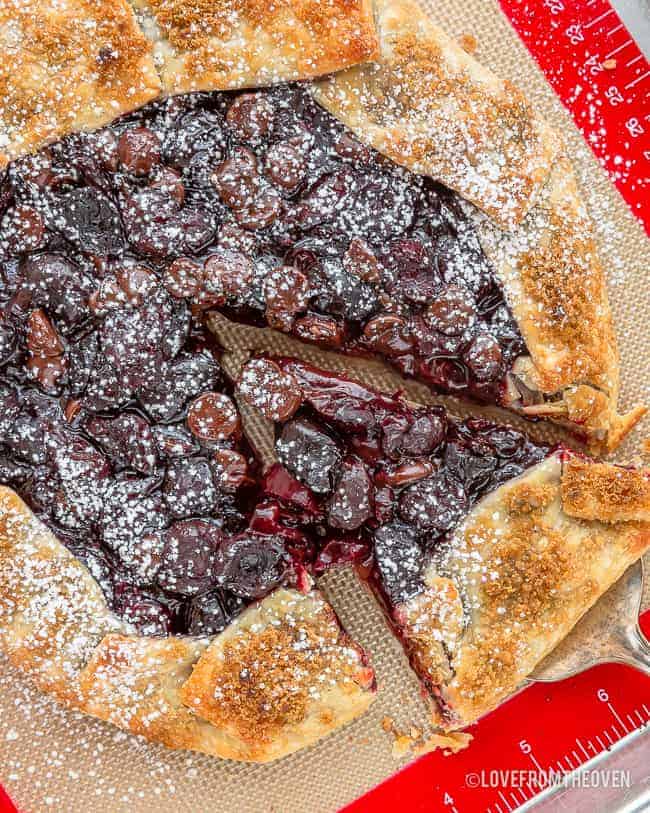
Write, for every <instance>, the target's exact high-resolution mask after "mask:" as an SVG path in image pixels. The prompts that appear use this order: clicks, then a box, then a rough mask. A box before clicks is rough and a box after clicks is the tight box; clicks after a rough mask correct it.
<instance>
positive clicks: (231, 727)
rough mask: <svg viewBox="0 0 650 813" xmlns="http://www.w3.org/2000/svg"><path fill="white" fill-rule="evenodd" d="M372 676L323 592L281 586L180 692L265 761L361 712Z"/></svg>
mask: <svg viewBox="0 0 650 813" xmlns="http://www.w3.org/2000/svg"><path fill="white" fill-rule="evenodd" d="M373 689H374V675H373V672H372V670H371V669H370V668H369V667H368V665H367V663H366V661H365V658H364V655H363V652H362V650H360V649H359V647H358V646H356V645H355V644H354V643H353V642H352V641H351V639H350V638H349V637H348V636H347V635H346V634H345V633H344V632H343V631H342V629H341V627H340V624H339V623H338V621H337V619H336V616H335V615H334V612H333V610H332V608H331V607H330V606H329V605H328V604H327V603H326V602H325V601H324V600H323V598H322V597H321V596H320V595H319V594H318V593H310V594H308V595H306V596H305V595H302V594H301V593H298V592H296V591H295V590H277V591H276V592H275V593H273V594H272V595H271V596H269V597H268V598H267V599H265V600H264V601H263V602H261V603H260V604H259V605H256V606H254V607H251V608H249V609H248V610H245V611H244V612H243V613H242V614H241V615H240V616H239V617H238V618H237V619H236V620H235V621H234V622H233V623H232V624H231V625H230V626H229V627H228V628H227V629H226V630H224V632H223V633H221V635H219V636H218V637H217V638H215V639H214V640H213V642H212V643H211V644H210V646H209V647H208V649H207V650H206V651H205V652H204V653H203V655H202V656H201V658H200V659H199V661H198V663H197V664H196V666H195V667H194V671H193V673H192V677H191V678H190V679H189V680H188V681H187V683H186V684H185V685H184V686H183V688H182V690H181V698H182V700H183V702H184V703H185V704H186V705H187V706H188V707H189V708H191V709H193V710H194V711H195V712H196V713H197V714H198V715H200V716H201V717H203V718H205V719H207V720H210V721H211V722H212V723H214V725H215V726H216V727H217V728H218V729H219V730H220V731H223V732H225V733H226V734H228V735H229V736H230V737H231V738H232V740H233V741H234V742H236V743H238V748H239V750H240V756H239V757H238V758H240V759H247V760H252V761H255V762H267V761H269V760H272V759H277V758H278V757H280V756H284V755H286V754H290V753H292V752H293V751H296V750H298V749H299V748H303V747H304V746H306V745H309V744H311V743H313V742H315V741H316V740H318V739H320V738H321V737H322V736H324V735H325V734H327V733H328V732H330V731H332V730H333V729H334V728H336V727H338V726H339V725H342V724H343V723H346V722H348V721H349V720H352V719H353V718H354V717H356V716H358V715H359V714H361V713H362V712H363V711H365V710H366V708H367V707H368V706H369V705H370V703H371V702H372V699H373Z"/></svg>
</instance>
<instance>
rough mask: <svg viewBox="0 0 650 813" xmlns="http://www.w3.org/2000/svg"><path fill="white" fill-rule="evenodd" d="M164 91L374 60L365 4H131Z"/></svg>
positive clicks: (163, 0)
mask: <svg viewBox="0 0 650 813" xmlns="http://www.w3.org/2000/svg"><path fill="white" fill-rule="evenodd" d="M132 2H133V5H134V6H135V8H136V10H137V13H138V17H139V18H140V20H141V22H142V27H143V30H144V31H145V33H146V34H147V36H148V37H149V38H150V39H151V40H152V42H153V48H154V53H155V56H156V61H157V64H158V65H159V67H160V72H161V77H162V82H163V88H164V90H165V91H166V92H167V93H186V92H191V91H196V90H229V89H237V88H244V87H260V86H262V85H270V84H275V83H278V82H283V81H295V80H297V79H310V78H312V77H315V76H322V75H324V74H326V73H330V72H332V71H338V70H342V69H343V68H348V67H349V66H350V65H356V64H358V63H360V62H366V61H367V60H368V59H372V58H374V57H375V56H376V55H377V46H378V43H377V35H376V31H375V25H374V21H373V12H372V0H291V2H288V0H275V2H272V3H269V2H264V0H240V1H239V2H237V3H234V2H232V0H230V2H224V0H199V1H198V2H197V0H132Z"/></svg>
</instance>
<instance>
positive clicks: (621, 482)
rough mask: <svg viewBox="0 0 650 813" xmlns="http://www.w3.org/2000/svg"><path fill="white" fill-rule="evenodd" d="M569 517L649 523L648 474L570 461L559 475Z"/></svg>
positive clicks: (640, 471) (637, 470) (649, 472)
mask: <svg viewBox="0 0 650 813" xmlns="http://www.w3.org/2000/svg"><path fill="white" fill-rule="evenodd" d="M562 505H563V506H564V510H565V511H566V513H567V514H569V516H572V517H578V518H579V519H586V520H598V521H599V522H623V521H627V522H650V471H648V470H646V471H642V470H639V469H628V468H623V467H622V466H610V465H608V464H607V463H590V462H588V461H586V460H582V459H581V458H579V457H572V458H570V459H569V460H568V461H567V463H566V464H565V466H564V469H563V471H562Z"/></svg>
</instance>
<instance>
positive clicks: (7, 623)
mask: <svg viewBox="0 0 650 813" xmlns="http://www.w3.org/2000/svg"><path fill="white" fill-rule="evenodd" d="M126 629H128V628H127V627H126V625H125V624H124V623H123V622H121V621H120V620H119V619H118V618H117V617H116V616H115V615H113V614H112V613H111V612H110V610H109V609H108V606H107V604H106V600H105V599H104V595H103V593H102V591H101V588H100V587H99V585H98V584H97V582H96V581H95V580H94V579H93V578H92V576H91V575H90V573H89V572H88V571H87V570H86V568H85V567H84V565H83V564H82V563H81V562H80V561H79V560H78V559H76V558H75V557H74V556H73V555H72V554H71V553H70V552H69V551H68V550H67V548H65V547H64V546H63V545H62V544H61V543H60V542H59V541H58V540H57V539H56V538H55V537H54V536H53V535H52V534H51V533H50V532H49V531H48V530H47V529H46V528H45V526H44V525H42V524H41V523H40V522H39V521H38V520H37V519H36V518H35V517H34V515H33V514H32V512H31V511H30V510H29V509H28V508H27V506H26V505H25V504H24V503H23V501H22V500H21V499H20V498H19V497H18V496H17V495H16V494H14V492H13V491H11V490H10V489H8V488H3V487H0V648H2V649H3V650H4V651H5V652H6V653H7V655H8V656H9V660H10V661H11V662H12V663H13V664H14V665H15V666H17V667H18V668H20V669H22V670H23V671H24V672H27V673H28V674H29V675H30V676H31V677H32V678H33V680H34V682H35V683H36V685H37V686H38V688H39V689H40V690H41V691H43V692H48V693H50V694H53V695H54V696H55V697H56V698H57V699H58V700H60V701H62V702H64V703H66V704H68V705H73V706H80V705H82V701H81V695H80V692H79V675H80V673H81V670H82V669H83V667H84V666H85V665H86V663H87V661H88V659H89V658H90V656H91V654H92V652H93V650H94V649H95V647H96V646H97V644H99V642H100V641H101V640H102V638H103V637H104V636H105V635H106V634H107V633H110V632H116V631H119V630H126Z"/></svg>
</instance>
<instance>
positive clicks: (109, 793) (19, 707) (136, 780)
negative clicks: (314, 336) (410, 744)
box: [0, 0, 650, 813]
mask: <svg viewBox="0 0 650 813" xmlns="http://www.w3.org/2000/svg"><path fill="white" fill-rule="evenodd" d="M421 1H422V2H423V4H424V5H425V6H426V7H427V8H429V9H430V11H431V14H432V15H433V16H434V17H435V19H436V20H437V21H438V22H439V23H440V24H441V25H443V26H444V27H445V28H447V29H448V30H449V31H450V32H451V33H453V34H454V35H456V36H458V35H461V34H472V35H474V36H475V37H476V38H477V40H478V46H479V50H478V54H477V55H478V57H479V58H480V59H481V60H482V61H484V62H486V63H487V64H489V65H490V66H492V67H494V68H495V69H496V70H497V71H499V72H500V73H501V74H502V75H504V76H509V77H512V78H513V79H515V80H516V81H518V82H519V83H521V84H522V85H523V86H525V87H526V89H527V92H528V93H529V94H530V97H531V99H532V100H533V101H534V103H535V104H537V105H539V108H540V110H541V111H542V114H543V115H545V116H548V118H549V120H550V121H552V122H553V123H554V124H555V125H556V126H558V127H560V128H562V129H563V131H564V132H565V133H566V134H567V139H568V141H569V143H570V148H571V151H572V154H573V155H574V156H575V161H576V165H577V168H578V172H579V175H580V179H581V183H582V188H583V190H584V192H585V197H586V199H587V203H588V205H589V207H590V209H591V211H592V214H593V215H594V219H595V222H596V226H597V229H598V232H599V237H600V241H601V245H602V247H603V254H604V258H605V262H606V267H607V269H608V274H609V282H610V292H611V298H612V306H613V308H614V312H615V317H616V320H617V324H618V327H619V337H620V343H621V351H622V352H621V355H622V374H623V375H622V380H623V390H622V402H623V405H624V406H627V407H629V406H630V405H631V404H632V403H637V402H639V401H646V402H648V401H649V400H650V387H649V383H650V358H649V357H648V353H647V348H648V345H649V344H650V324H648V320H647V318H646V317H647V307H648V305H647V302H648V288H647V269H648V267H650V251H649V249H648V244H647V242H646V241H645V239H644V236H643V230H642V228H641V227H640V226H639V224H638V223H635V222H634V219H633V218H632V217H631V216H630V214H629V212H628V211H627V210H626V207H625V205H624V204H623V202H622V200H621V197H620V196H619V195H617V194H616V192H615V191H614V189H613V187H612V186H611V185H610V184H608V182H607V181H606V180H605V176H604V174H603V173H602V172H600V171H599V169H598V166H597V164H596V162H595V160H594V159H593V157H592V156H591V154H590V153H589V151H588V150H587V148H586V147H585V142H584V141H583V140H582V139H581V138H580V136H579V134H578V131H577V130H576V129H575V128H574V127H573V123H572V121H571V118H570V116H572V117H573V121H574V122H575V123H576V124H577V125H578V126H579V127H580V128H581V129H582V130H583V135H584V136H585V138H586V141H587V142H588V143H589V144H590V145H591V147H592V149H593V151H594V153H595V155H596V157H597V158H598V160H599V161H600V163H601V164H602V165H603V166H604V168H605V169H606V170H607V171H608V172H609V173H610V176H611V177H612V180H614V182H615V183H616V185H617V186H618V189H619V191H620V193H621V194H622V196H623V197H624V199H625V200H626V201H627V203H628V205H629V206H630V207H631V208H632V210H633V211H634V212H635V214H636V215H637V217H639V218H640V217H643V216H645V218H646V227H647V217H648V212H647V209H646V211H645V212H643V211H642V210H641V208H640V203H642V201H643V197H644V195H645V196H647V193H648V188H647V180H644V177H647V175H648V173H647V164H648V161H649V158H650V152H649V149H648V140H647V139H648V133H647V130H648V128H649V127H650V121H649V120H648V118H647V114H646V113H645V110H646V109H647V87H648V84H647V82H646V79H647V71H648V65H647V63H646V62H645V60H644V59H643V57H641V58H640V59H639V58H638V57H639V56H640V52H639V51H638V50H636V46H634V43H632V42H628V40H630V39H631V38H630V36H629V34H627V32H626V31H625V29H624V28H623V27H622V25H621V23H620V21H619V20H618V18H617V17H616V15H615V13H614V12H613V10H612V9H611V8H610V7H609V6H608V5H607V3H606V2H601V0H583V1H578V2H576V0H522V1H521V2H516V0H504V2H503V8H504V10H505V11H506V14H507V15H508V17H509V18H510V19H511V20H512V21H513V23H514V24H515V25H516V26H517V27H518V29H519V30H520V32H521V36H522V39H523V40H524V41H525V42H526V44H527V45H528V46H529V48H530V49H531V51H532V54H533V56H534V57H535V59H536V60H537V62H538V66H539V67H540V68H541V69H542V70H543V72H544V74H545V75H546V76H547V78H548V80H549V81H550V83H551V85H552V86H553V88H554V89H555V91H556V93H557V95H558V96H559V97H560V99H561V100H562V101H563V102H564V103H565V104H566V105H567V106H568V109H569V113H570V115H568V114H567V113H566V112H564V111H563V110H562V108H561V106H560V105H559V103H558V101H557V96H555V95H554V94H553V92H552V91H550V90H549V87H548V84H546V83H545V82H544V80H543V78H542V73H541V72H540V70H539V68H538V67H536V65H535V64H534V62H533V60H531V58H530V55H529V53H527V52H526V50H525V48H524V47H523V45H522V43H521V42H520V41H519V40H518V38H517V36H516V34H515V33H514V31H513V30H512V29H511V28H509V26H508V24H507V22H506V20H505V17H504V16H503V15H500V14H499V12H498V9H497V4H496V2H495V0H447V2H445V3H440V2H437V0H433V1H429V2H427V0H421ZM617 49H618V50H617ZM612 52H614V53H612ZM606 63H607V64H606ZM628 86H629V87H628ZM256 341H257V342H259V344H258V347H260V348H261V349H270V350H276V351H282V350H284V351H285V352H286V348H284V347H282V346H281V341H280V340H279V339H278V338H277V337H275V338H271V337H267V338H258V339H256ZM265 342H266V343H265ZM304 353H305V354H307V355H308V356H310V357H311V358H312V359H314V360H316V359H317V358H318V356H319V354H318V353H317V351H315V350H313V349H304ZM329 363H330V364H331V365H332V366H333V367H337V368H340V365H341V364H343V361H342V360H341V359H330V360H329ZM362 375H363V376H364V378H365V380H366V381H367V382H368V383H369V384H374V385H376V386H383V387H388V388H391V387H395V386H397V381H398V379H397V378H396V377H394V376H391V375H390V374H388V373H386V372H385V370H384V369H383V368H379V367H378V366H377V365H375V366H373V365H370V364H367V363H364V366H363V372H362ZM407 390H408V392H409V394H410V395H412V396H413V397H418V398H420V399H426V398H428V397H429V396H428V395H427V394H426V392H425V391H424V389H423V388H421V387H420V388H418V387H417V386H415V385H409V386H408V387H407ZM507 419H508V420H514V419H513V418H512V417H509V418H507ZM529 428H530V430H531V431H532V432H533V433H540V432H542V433H544V432H551V430H550V429H548V428H546V427H540V426H536V427H535V426H530V425H529ZM646 431H647V430H646ZM640 437H641V436H640V434H639V433H637V434H636V437H635V438H634V439H633V440H632V441H631V442H630V443H629V444H627V446H626V448H625V449H624V450H623V455H624V456H627V457H629V456H630V455H634V453H635V450H636V449H638V446H639V441H640ZM326 588H327V591H328V595H329V596H330V598H331V600H332V602H333V603H334V605H335V606H336V607H337V609H338V610H339V612H340V614H341V617H342V619H343V621H344V623H345V624H346V626H348V627H349V629H350V631H351V632H352V633H353V635H355V637H357V638H358V639H359V640H360V641H361V642H362V643H363V644H364V645H366V646H367V647H368V648H369V649H370V650H371V651H372V653H373V656H374V662H375V664H376V666H377V670H378V674H379V678H380V689H381V691H380V693H379V696H378V698H377V701H376V703H375V704H374V706H373V707H372V708H371V710H370V711H369V713H368V714H367V715H365V716H364V718H362V719H360V720H359V721H357V722H355V723H354V724H353V725H351V726H349V727H348V728H346V729H345V730H343V731H340V732H337V733H336V734H334V735H333V736H331V737H329V738H327V739H326V740H325V741H323V742H322V743H320V744H319V745H318V746H316V747H314V748H311V749H308V750H307V751H305V752H304V753H301V754H297V755H294V756H292V757H289V758H288V759H286V760H282V761H280V762H279V763H276V764H273V765H267V766H248V765H241V764H236V763H230V762H221V761H219V760H214V759H210V758H206V757H202V756H199V755H192V754H186V753H182V752H169V751H167V750H166V749H164V748H162V747H157V746H150V745H148V744H145V743H142V742H141V741H140V740H138V739H136V738H133V737H130V736H128V735H126V734H123V733H121V732H118V731H116V730H115V729H112V728H110V727H109V726H106V725H103V724H101V723H99V722H97V721H93V720H91V719H89V718H86V717H83V716H81V715H77V714H71V713H67V712H65V711H62V710H60V709H59V708H58V707H56V705H55V704H54V703H53V702H52V701H50V700H49V699H48V698H44V697H42V696H39V695H38V694H37V693H35V692H34V691H33V690H31V689H30V688H29V686H28V684H27V683H26V682H24V681H23V680H22V679H21V678H20V677H19V675H18V674H17V673H16V672H15V671H14V670H11V669H10V668H9V667H6V666H5V665H4V664H2V665H1V666H0V779H1V780H2V781H3V782H4V783H5V786H6V788H7V790H8V792H9V794H10V795H11V796H12V797H13V798H14V799H15V800H16V802H17V804H18V806H19V807H20V810H21V813H32V812H33V811H38V813H40V812H41V811H45V810H55V811H65V813H77V811H79V813H82V812H83V813H100V812H101V813H107V811H109V812H110V813H122V811H124V813H150V811H152V810H156V811H157V813H167V811H169V813H180V812H181V811H188V813H196V811H198V810H201V811H202V810H206V811H208V810H209V811H212V810H226V811H228V813H267V812H269V811H275V812H276V813H304V811H307V810H308V811H309V813H333V811H335V810H337V809H339V808H341V807H342V806H343V805H345V804H346V803H347V804H349V803H350V801H351V800H352V799H355V798H357V797H359V796H360V795H361V794H362V793H364V792H367V791H368V790H369V789H370V788H372V787H373V786H377V785H378V784H379V783H381V782H382V781H384V784H383V785H379V787H377V788H376V789H375V790H374V791H371V792H370V794H368V795H366V796H365V797H362V798H361V799H360V800H359V801H358V802H356V803H354V805H353V806H352V809H353V810H355V811H357V813H358V811H383V810H386V809H395V808H396V807H397V808H398V809H400V810H408V811H411V810H413V811H417V810H420V811H424V810H427V811H429V810H431V811H443V813H444V811H447V810H451V811H452V812H453V811H458V813H462V812H463V811H471V813H475V812H476V813H480V811H488V810H489V811H490V813H506V812H507V811H508V810H509V809H510V810H513V809H515V808H516V807H517V806H519V805H520V804H523V803H524V799H526V798H529V797H530V796H532V795H533V793H534V791H535V790H536V788H534V787H531V786H530V783H529V786H525V783H524V784H522V786H521V787H519V786H517V787H512V786H508V787H505V785H504V786H500V787H498V788H483V787H473V785H474V784H475V783H476V781H477V780H476V778H475V777H476V776H477V775H478V776H479V783H480V781H481V780H480V770H484V771H485V770H491V769H498V770H504V769H505V770H510V771H513V770H517V769H519V768H521V769H523V770H524V771H526V770H529V769H530V768H531V766H532V768H534V769H535V770H539V768H538V767H537V765H539V766H541V769H542V770H544V769H547V768H549V767H550V768H553V769H555V770H559V769H560V768H559V766H562V767H565V768H566V769H567V770H568V769H570V768H573V767H575V766H576V765H578V764H579V763H580V762H584V761H585V760H586V759H587V757H588V755H590V754H592V753H593V754H595V753H597V752H598V751H600V750H602V749H606V748H608V747H611V744H613V743H614V742H615V741H616V740H617V739H620V738H621V737H623V736H626V735H627V732H629V731H631V730H632V728H634V727H637V726H640V725H642V724H643V723H644V722H645V721H647V720H648V716H649V711H648V710H649V709H650V681H648V679H647V678H643V677H642V676H640V675H638V674H637V673H635V672H633V671H632V670H629V669H627V668H625V667H615V666H607V667H600V668H598V669H595V670H591V671H590V672H589V673H586V674H585V675H582V676H579V677H577V678H574V679H572V680H571V681H566V682H564V683H562V684H557V685H550V686H548V685H537V686H533V687H532V688H531V689H529V690H527V691H526V692H523V693H521V694H519V695H518V696H517V697H515V698H514V699H512V700H511V701H510V702H509V703H507V704H506V705H505V706H503V707H502V708H501V709H499V710H497V711H496V712H495V713H493V714H492V715H490V716H488V717H487V718H485V720H483V721H481V723H480V725H478V726H476V727H474V729H473V734H474V736H475V740H474V742H473V743H472V745H471V747H470V748H469V749H468V750H467V751H465V752H463V753H461V754H458V755H456V756H455V757H453V758H447V757H445V756H443V755H442V754H432V755H430V756H428V757H424V758H423V759H421V760H419V761H418V762H416V763H415V764H413V765H411V766H410V767H409V768H407V769H405V770H403V771H402V772H401V773H398V774H397V775H396V776H395V777H393V778H392V779H390V780H388V781H387V782H386V781H385V780H386V779H387V777H389V776H390V775H391V774H393V773H394V772H395V771H396V770H397V769H398V768H399V767H400V763H399V762H396V761H395V760H394V759H393V758H392V757H391V754H390V738H389V736H388V735H386V734H385V733H384V732H383V731H382V730H381V720H382V717H383V716H384V715H390V716H393V717H396V718H397V719H398V722H400V723H402V724H404V723H406V722H407V721H413V722H418V720H421V719H423V717H422V715H423V714H424V711H423V707H422V704H421V703H420V701H419V699H418V694H417V682H416V681H415V680H414V678H413V676H412V675H410V673H409V672H408V671H407V670H406V669H405V665H404V661H403V659H402V656H401V653H400V649H399V645H398V644H397V643H396V642H395V641H394V640H393V639H392V638H391V636H390V635H389V634H388V633H387V631H386V630H385V627H384V625H383V621H382V618H381V614H380V613H379V611H378V610H377V609H376V608H375V607H374V606H373V605H372V603H371V602H370V601H369V599H368V598H367V597H364V594H363V593H362V591H359V590H357V589H355V588H356V585H355V584H354V582H353V579H352V577H351V576H350V575H349V574H341V575H340V576H336V577H334V578H332V579H329V578H328V580H327V585H326ZM646 606H647V602H646ZM645 623H646V629H647V617H646V619H645ZM402 727H403V726H402ZM470 775H471V776H470ZM502 795H503V798H502ZM7 804H8V803H7V802H6V800H5V802H4V806H3V800H2V795H1V794H0V810H2V811H4V809H5V807H6V806H7ZM389 806H390V807H389Z"/></svg>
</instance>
